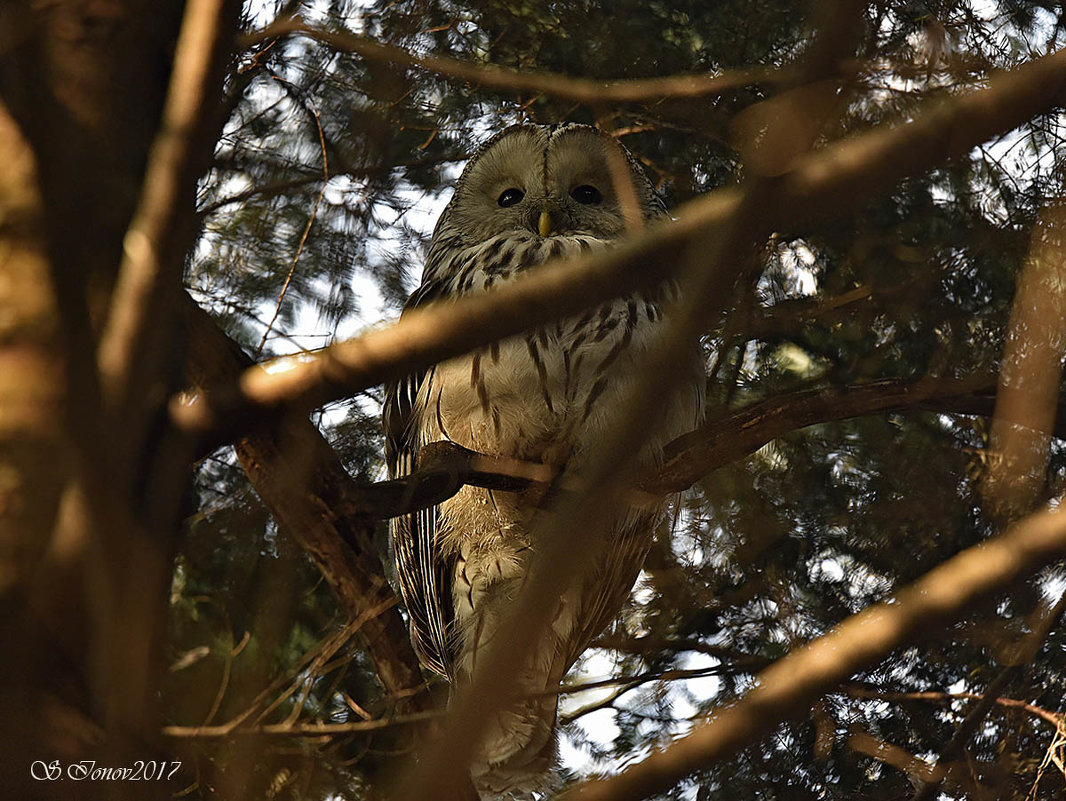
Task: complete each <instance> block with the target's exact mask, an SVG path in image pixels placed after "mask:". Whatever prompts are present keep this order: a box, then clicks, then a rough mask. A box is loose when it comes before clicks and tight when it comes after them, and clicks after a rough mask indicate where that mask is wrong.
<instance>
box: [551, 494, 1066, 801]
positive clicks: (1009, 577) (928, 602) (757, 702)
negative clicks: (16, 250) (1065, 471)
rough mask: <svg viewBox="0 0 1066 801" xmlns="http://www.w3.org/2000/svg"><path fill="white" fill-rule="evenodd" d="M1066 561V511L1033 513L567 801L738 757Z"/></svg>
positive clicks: (647, 786) (656, 783)
mask: <svg viewBox="0 0 1066 801" xmlns="http://www.w3.org/2000/svg"><path fill="white" fill-rule="evenodd" d="M1064 556H1066V511H1061V510H1056V511H1046V512H1040V513H1037V514H1034V515H1032V516H1030V517H1028V518H1026V519H1025V520H1023V521H1021V522H1020V523H1018V524H1017V525H1016V526H1014V527H1012V528H1011V529H1010V530H1008V531H1007V532H1006V533H1005V534H1002V535H1000V536H997V537H995V538H993V539H991V540H988V541H986V542H984V543H982V544H981V545H978V546H975V547H973V548H969V549H967V550H965V551H963V552H961V553H959V554H958V555H956V556H954V557H953V558H951V559H949V560H948V561H946V562H944V563H943V564H941V565H939V566H938V567H936V568H934V569H933V570H931V571H929V572H928V573H927V574H926V575H925V576H923V577H922V578H920V579H918V580H917V581H915V582H914V583H912V584H910V585H909V586H907V587H906V588H904V589H903V590H901V591H900V592H898V593H897V594H896V596H895V598H894V599H893V600H892V601H891V602H890V603H881V604H877V605H875V606H872V607H870V608H868V609H866V610H864V611H862V612H860V613H859V614H857V615H853V616H852V617H850V618H848V619H847V620H845V621H844V622H842V623H841V624H839V625H838V626H836V627H835V628H834V629H833V630H832V631H830V632H829V633H828V634H826V635H825V636H823V637H819V638H818V639H816V640H814V641H813V642H811V643H809V644H808V645H806V646H805V647H803V648H801V649H799V650H797V651H794V652H793V653H791V654H789V655H788V656H786V657H784V658H783V659H781V660H779V661H778V662H776V663H775V664H774V665H773V666H772V667H770V668H769V669H767V670H765V671H764V672H762V673H761V674H759V677H758V684H757V686H756V687H755V689H754V690H752V691H751V692H750V693H748V694H747V695H746V696H745V697H744V698H742V699H740V701H738V702H737V703H736V704H735V705H734V706H732V707H729V708H726V709H721V710H719V711H718V712H717V713H715V714H714V715H712V716H711V718H710V719H709V720H708V722H707V723H705V724H704V725H702V726H700V727H698V728H697V729H696V730H695V731H694V732H693V733H692V734H690V735H688V736H686V737H683V738H681V739H680V740H677V741H676V742H674V743H673V744H672V745H671V746H670V747H668V748H667V749H666V750H664V751H662V752H659V753H656V754H654V755H652V756H650V757H648V758H647V759H646V760H644V761H643V762H641V763H639V764H637V765H634V766H632V767H630V768H628V769H627V770H625V771H623V772H622V773H621V774H619V775H618V776H615V777H613V778H611V779H606V780H601V781H593V782H589V783H587V784H585V785H582V786H580V787H578V788H576V789H575V790H574V791H572V792H570V793H567V794H566V795H565V798H566V799H567V801H636V800H637V799H642V798H646V797H648V796H650V795H653V794H654V793H657V792H662V791H664V790H666V789H668V788H669V787H671V786H672V785H673V784H674V783H675V782H676V781H678V780H679V779H681V778H682V777H684V776H686V775H688V774H690V773H692V772H694V771H696V770H699V769H700V768H701V767H704V766H707V765H711V764H714V763H715V762H718V761H721V760H722V759H725V758H727V757H728V756H730V755H731V754H734V753H736V752H737V751H738V750H739V749H741V748H743V747H744V746H746V745H748V744H750V743H752V742H754V741H755V740H757V739H758V738H759V737H761V736H763V735H765V734H767V733H768V732H770V731H772V730H773V729H774V728H775V727H776V726H778V725H779V724H781V723H783V722H784V721H786V720H789V719H792V718H794V717H796V716H798V715H801V714H803V713H804V712H806V710H808V709H810V707H811V705H812V704H813V703H814V702H815V701H816V700H817V699H818V698H819V697H820V696H822V695H823V694H824V693H826V692H829V691H830V690H832V689H833V688H834V687H837V686H839V685H840V684H841V683H842V682H844V681H846V680H847V679H848V678H849V677H850V676H852V675H854V674H855V673H857V672H859V671H861V670H863V669H866V668H869V667H872V666H873V665H875V664H877V663H878V662H879V661H880V660H881V659H883V658H884V657H885V656H887V655H888V654H889V653H890V652H891V651H893V650H895V649H896V648H898V647H900V646H902V645H904V644H906V643H908V642H913V641H914V640H916V639H918V638H919V637H923V636H928V635H930V634H932V633H934V632H936V631H938V630H940V629H941V628H942V627H943V626H945V625H948V624H950V623H951V622H952V621H953V620H956V619H957V618H958V617H959V616H960V615H962V614H964V613H965V612H966V611H967V610H968V609H969V608H970V606H971V605H972V604H973V603H975V602H977V601H979V600H981V599H983V598H987V597H990V596H994V595H996V594H997V593H999V592H1002V591H1004V590H1006V589H1008V588H1009V587H1010V586H1011V585H1012V584H1014V583H1015V582H1017V581H1019V580H1021V579H1024V578H1025V577H1027V576H1030V575H1032V574H1033V573H1034V572H1036V571H1037V570H1039V569H1040V568H1041V567H1044V566H1045V565H1047V564H1050V563H1052V562H1054V561H1056V560H1058V559H1061V558H1063V557H1064Z"/></svg>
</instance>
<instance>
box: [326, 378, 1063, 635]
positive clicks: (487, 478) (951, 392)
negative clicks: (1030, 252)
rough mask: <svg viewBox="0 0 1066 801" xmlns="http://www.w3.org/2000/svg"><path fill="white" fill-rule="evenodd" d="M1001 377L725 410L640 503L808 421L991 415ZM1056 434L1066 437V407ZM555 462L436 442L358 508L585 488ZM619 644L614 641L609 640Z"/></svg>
mask: <svg viewBox="0 0 1066 801" xmlns="http://www.w3.org/2000/svg"><path fill="white" fill-rule="evenodd" d="M995 388H996V379H995V377H994V376H987V377H986V376H975V377H972V378H966V379H953V378H923V379H919V380H918V381H904V380H899V379H885V380H882V381H871V382H869V383H865V384H857V385H848V386H841V387H822V388H819V389H811V390H802V391H798V392H791V393H786V394H784V395H779V396H777V397H775V398H770V399H769V400H765V401H761V402H759V403H753V404H751V405H750V406H746V407H744V408H742V409H740V410H738V411H735V412H732V413H731V414H726V415H723V416H721V417H717V418H715V419H713V420H711V421H709V422H707V423H706V424H704V425H703V426H702V427H701V428H699V429H697V430H695V431H692V432H690V433H688V434H685V435H683V436H681V437H678V438H677V439H675V440H674V441H673V442H671V443H670V444H668V445H667V446H666V448H665V451H666V462H665V463H664V464H663V465H662V467H660V468H658V469H657V470H655V471H654V472H653V473H651V474H648V475H645V476H643V477H640V478H639V479H638V481H637V484H636V486H635V487H634V488H633V489H631V490H630V491H629V493H628V500H629V502H630V503H633V504H634V505H640V504H643V503H648V502H654V501H655V500H656V499H658V498H660V497H662V496H663V495H669V494H671V493H675V492H682V491H684V490H686V489H688V488H689V487H691V486H692V485H693V484H694V483H695V482H697V481H698V480H700V479H701V478H703V477H704V476H706V475H708V474H710V473H712V472H713V471H715V470H717V469H718V468H720V467H724V466H725V465H727V464H731V463H732V462H735V461H737V460H738V459H742V458H744V457H745V456H747V455H748V454H751V453H754V452H755V451H757V450H758V449H759V448H761V447H762V446H764V445H766V444H767V443H768V442H770V441H772V440H774V439H776V438H777V437H780V436H782V435H783V434H787V433H789V432H790V431H797V430H799V429H801V428H805V427H806V426H810V425H814V424H817V423H826V422H830V421H834V420H845V419H849V418H852V417H863V416H865V415H870V414H879V413H885V412H900V411H916V410H921V411H935V412H950V413H961V414H976V415H984V416H989V415H991V414H992V409H993V405H994V403H995ZM1060 421H1061V422H1060V423H1059V425H1058V427H1057V428H1056V433H1057V435H1058V436H1060V437H1062V438H1066V412H1064V413H1063V414H1061V415H1060ZM553 477H554V476H553V470H552V469H551V468H550V467H548V466H547V465H543V464H539V463H535V462H523V461H519V460H517V459H509V458H505V457H498V456H490V455H487V454H482V453H475V452H474V451H471V450H468V449H467V448H464V447H462V446H460V445H457V444H455V443H453V442H433V443H430V444H429V445H427V446H425V447H424V448H423V449H422V451H421V453H420V454H419V462H418V469H417V470H415V471H414V472H413V473H411V474H410V475H408V476H405V477H403V478H398V479H393V480H390V481H380V482H377V483H374V484H370V485H364V486H353V487H352V488H351V491H350V493H349V494H348V501H347V502H348V503H350V504H351V506H350V507H348V508H344V509H338V510H337V511H338V512H340V513H344V514H347V513H350V512H354V511H355V510H359V511H360V512H361V513H362V514H365V515H367V516H369V517H375V518H381V519H384V518H391V517H397V516H399V515H402V514H410V513H411V512H416V511H418V510H420V509H426V508H428V507H430V506H434V505H436V504H439V503H441V502H442V501H445V500H447V499H448V498H450V497H452V496H453V495H454V494H455V493H457V492H458V491H459V490H460V489H461V488H462V487H463V486H464V485H471V486H475V487H482V488H485V489H491V490H500V491H504V492H524V491H527V490H531V489H536V490H538V491H547V490H549V489H551V490H552V491H555V492H577V491H580V490H581V489H582V484H581V482H580V481H579V480H577V479H570V480H568V481H563V482H561V483H559V482H556V484H553V483H552V482H553ZM606 647H613V646H606Z"/></svg>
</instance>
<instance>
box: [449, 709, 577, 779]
mask: <svg viewBox="0 0 1066 801" xmlns="http://www.w3.org/2000/svg"><path fill="white" fill-rule="evenodd" d="M557 700H558V699H557V698H556V697H555V696H549V697H547V698H537V699H532V700H526V701H521V702H519V703H517V704H514V705H513V706H511V707H509V708H507V709H505V710H502V711H500V712H497V713H496V714H495V715H493V718H492V720H491V721H490V722H489V725H488V730H487V731H486V732H485V736H484V739H483V740H482V746H481V749H480V751H479V752H478V755H477V757H476V758H475V760H474V762H473V764H471V766H470V773H471V776H472V777H473V780H474V784H475V785H476V786H477V789H478V791H479V792H481V794H482V798H485V799H500V798H503V799H524V798H532V795H531V793H533V792H535V791H543V790H547V789H549V787H550V785H551V784H552V781H553V771H552V768H553V767H554V765H555V761H556V751H557V747H556V738H555V715H556V708H557Z"/></svg>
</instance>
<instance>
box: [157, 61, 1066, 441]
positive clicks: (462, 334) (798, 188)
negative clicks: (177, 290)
mask: <svg viewBox="0 0 1066 801" xmlns="http://www.w3.org/2000/svg"><path fill="white" fill-rule="evenodd" d="M1064 87H1066V51H1064V52H1060V53H1056V54H1054V55H1051V56H1047V57H1044V58H1041V59H1037V60H1035V61H1032V62H1030V63H1028V64H1026V65H1024V66H1022V67H1019V68H1018V69H1016V70H1014V71H1013V72H1010V73H1006V74H1003V75H1000V76H998V77H997V78H995V79H993V80H992V81H990V83H989V86H988V88H987V89H984V90H982V91H980V92H975V93H972V94H969V95H964V96H961V97H957V98H953V99H951V100H950V101H946V102H945V103H943V104H942V105H941V106H939V107H938V108H935V109H933V110H931V111H928V112H926V113H925V114H923V115H921V116H920V117H919V118H918V119H917V120H915V121H914V122H912V123H910V124H907V125H902V126H899V127H898V128H894V129H888V130H879V131H874V132H871V133H868V134H865V135H863V136H859V137H856V138H854V139H851V140H847V141H844V142H841V143H839V144H835V145H833V146H830V147H827V148H825V149H824V150H822V151H819V152H816V153H814V154H813V155H810V156H805V157H803V158H800V159H797V160H796V162H795V164H794V166H793V169H792V170H791V171H790V172H788V173H786V174H784V175H782V176H780V177H778V178H774V179H767V180H768V181H769V183H768V185H767V186H768V188H767V191H766V192H765V201H764V202H763V203H762V206H761V208H760V219H761V221H762V222H763V223H764V225H765V227H766V228H773V229H776V230H778V231H781V232H782V233H784V234H786V235H787V234H788V233H790V232H793V231H797V230H800V229H802V228H804V227H808V226H810V225H812V224H814V223H815V222H817V221H819V220H822V219H825V218H830V217H836V216H839V215H841V214H843V213H845V212H847V211H850V210H852V209H854V208H856V207H857V206H858V205H860V204H861V203H865V202H867V201H868V200H869V199H871V198H872V197H874V196H876V195H878V194H880V193H882V192H885V191H887V190H889V189H890V188H891V187H893V186H894V185H895V184H896V182H897V181H899V180H900V179H901V178H903V177H906V176H908V175H915V174H921V173H923V172H925V171H927V170H929V169H931V168H932V167H934V166H936V165H938V164H941V163H943V162H944V161H947V160H948V159H951V158H953V157H956V156H959V155H962V154H965V153H966V152H968V151H969V150H970V148H972V147H973V146H975V145H977V144H979V143H981V142H983V141H985V140H986V139H988V138H989V137H991V136H993V135H995V134H996V133H1000V132H1003V131H1006V130H1010V129H1011V128H1013V127H1015V126H1017V125H1019V124H1021V123H1023V122H1025V121H1026V120H1028V119H1030V118H1031V117H1033V116H1034V115H1036V114H1038V113H1040V112H1042V111H1045V110H1047V109H1049V108H1051V107H1053V106H1054V105H1056V104H1057V103H1060V102H1061V100H1062V97H1063V95H1064V91H1063V89H1064ZM738 203H739V194H738V193H737V192H736V191H735V190H721V191H718V192H712V193H710V194H708V195H704V196H702V197H700V198H697V199H696V200H693V201H691V202H690V203H688V204H686V205H685V206H683V207H682V208H681V209H680V210H679V212H678V214H677V219H676V220H675V221H674V222H673V223H672V224H669V225H661V226H654V227H652V228H651V229H650V230H648V231H647V232H645V233H644V234H642V235H641V236H639V237H635V238H633V239H630V240H628V241H625V242H623V243H622V244H620V245H619V246H618V247H616V248H614V249H612V250H609V251H606V252H603V253H596V254H589V255H587V256H585V257H583V258H580V259H576V260H574V261H571V262H565V263H562V264H549V265H546V266H545V267H543V268H542V269H539V270H537V271H535V272H533V273H531V274H527V275H526V276H523V277H522V278H521V279H519V280H516V281H515V282H514V283H513V284H509V285H507V286H504V287H502V288H501V289H499V290H498V291H492V292H488V293H485V294H483V295H478V296H473V297H469V298H464V299H462V300H460V301H457V302H454V303H447V304H438V305H436V306H431V307H428V308H426V309H424V310H414V311H412V312H411V313H409V314H407V315H405V316H404V319H403V320H401V321H399V322H397V323H395V324H394V325H391V326H389V327H388V328H384V329H380V330H375V331H371V332H369V333H367V334H365V335H363V336H361V337H359V338H357V339H354V340H350V341H348V342H343V343H340V344H337V345H334V346H332V347H330V348H327V349H325V350H323V351H321V352H319V353H318V354H316V355H315V356H314V357H306V358H303V359H291V358H290V359H288V360H285V361H284V368H285V369H282V367H283V365H282V364H280V363H274V364H272V365H271V367H270V368H269V369H266V368H264V367H263V366H257V367H254V368H252V369H250V370H246V371H245V372H244V373H243V374H241V375H240V377H239V378H238V379H236V380H233V381H229V382H227V383H225V384H222V385H219V386H216V387H214V389H213V391H212V393H211V394H210V397H204V396H200V397H198V398H196V399H194V400H192V401H190V402H185V403H178V402H175V403H173V404H172V405H171V415H172V418H173V420H174V422H175V424H176V425H177V426H178V427H179V428H181V429H183V430H184V431H185V432H186V433H187V434H188V435H190V436H194V437H196V438H197V439H198V440H200V442H201V445H202V447H206V446H208V445H212V444H219V443H222V442H225V441H228V440H230V439H232V438H234V437H235V436H236V435H239V434H241V433H243V432H246V431H248V430H250V429H251V428H252V427H253V426H255V425H256V424H261V423H263V422H264V421H265V420H267V419H269V418H270V417H271V416H276V415H278V414H279V413H280V410H281V409H283V408H289V407H294V408H296V407H298V408H301V409H304V410H309V409H312V408H314V407H315V406H318V405H320V404H322V403H325V402H327V401H329V400H332V399H335V398H339V397H343V396H346V395H350V394H352V393H354V392H356V391H358V390H360V389H364V388H366V387H369V386H373V385H375V384H379V383H382V382H384V381H389V380H395V379H399V378H402V377H403V376H404V375H406V374H407V373H409V372H410V371H412V370H415V369H418V368H420V367H424V366H426V365H429V364H433V363H436V362H439V361H442V360H444V359H447V358H450V357H452V356H456V355H458V354H461V353H464V352H466V351H469V350H470V349H472V348H475V347H479V346H482V345H486V344H488V343H490V342H493V341H496V340H499V339H502V338H504V337H507V336H511V335H513V334H517V333H519V332H521V331H524V330H527V329H530V328H534V327H536V326H539V325H543V324H545V323H548V322H550V321H553V320H557V319H562V318H565V317H567V316H569V315H572V314H575V313H577V312H579V311H581V310H583V309H586V308H588V307H590V306H594V305H595V304H597V303H601V302H603V301H604V300H607V299H608V298H612V297H618V296H621V295H625V294H627V293H629V292H632V291H634V290H636V289H638V288H641V287H646V286H650V285H655V284H657V283H659V282H661V281H662V280H663V279H665V278H666V277H667V276H666V275H664V273H663V270H662V266H663V265H677V264H681V263H682V262H683V258H682V254H683V253H684V251H685V249H686V247H687V246H689V245H691V243H692V242H693V241H695V240H696V239H697V238H700V237H713V236H716V235H720V233H721V227H722V225H723V224H724V223H725V222H726V221H728V220H730V219H732V218H733V216H734V214H735V212H736V209H737V204H738ZM713 323H714V321H712V320H708V321H707V324H708V326H711V325H713Z"/></svg>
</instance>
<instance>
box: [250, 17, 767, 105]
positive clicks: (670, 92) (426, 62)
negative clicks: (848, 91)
mask: <svg viewBox="0 0 1066 801" xmlns="http://www.w3.org/2000/svg"><path fill="white" fill-rule="evenodd" d="M291 35H301V36H307V37H309V38H311V39H314V40H316V41H318V42H321V43H322V44H324V45H327V46H329V47H331V48H333V49H334V50H338V51H340V52H343V53H355V54H356V55H359V56H361V57H362V58H365V59H367V60H369V61H384V62H388V63H391V64H399V65H400V66H404V67H415V68H417V69H420V70H424V71H426V72H431V73H434V74H436V75H440V76H441V77H443V78H446V79H448V80H451V81H456V82H458V83H469V84H473V85H474V86H481V87H483V88H486V89H494V90H498V91H503V92H539V93H542V94H546V95H551V96H553V97H557V98H559V99H561V100H572V101H574V102H577V103H585V104H589V105H595V106H603V105H606V104H610V103H639V102H650V101H655V100H660V99H662V98H694V97H710V96H713V95H721V94H725V93H727V92H735V91H739V90H741V89H744V88H745V87H747V86H752V85H755V84H769V83H776V82H780V81H783V80H785V79H786V78H787V76H786V75H785V73H783V72H782V71H781V70H774V69H770V68H755V69H748V70H738V71H734V72H728V73H722V74H719V75H675V76H669V77H664V78H645V79H639V80H629V81H596V80H591V79H588V78H573V77H569V76H565V75H553V74H550V73H543V72H540V73H538V72H532V71H530V70H515V69H507V68H505V67H496V66H492V65H481V64H474V63H471V62H469V61H460V60H458V59H453V58H447V57H442V56H434V55H418V54H416V53H412V52H411V51H410V50H408V49H406V48H403V47H397V46H396V45H390V44H385V43H383V42H378V41H376V40H373V39H368V38H366V37H363V36H357V35H355V34H352V33H342V32H339V31H326V30H322V29H321V28H315V27H313V26H311V25H308V24H306V23H305V22H303V21H302V20H300V19H299V18H290V19H286V20H279V21H277V22H274V23H273V24H271V25H270V26H269V27H267V28H266V29H264V30H262V31H260V32H258V33H253V34H250V35H248V36H245V37H243V38H242V39H241V41H240V45H241V46H242V47H251V46H253V45H256V44H259V43H260V42H263V41H267V40H270V39H275V38H277V37H280V36H291Z"/></svg>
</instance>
